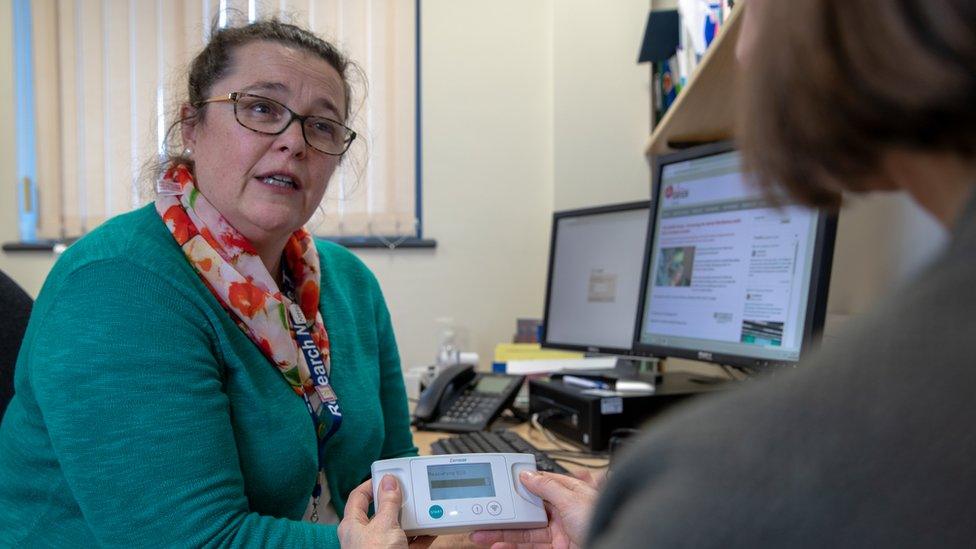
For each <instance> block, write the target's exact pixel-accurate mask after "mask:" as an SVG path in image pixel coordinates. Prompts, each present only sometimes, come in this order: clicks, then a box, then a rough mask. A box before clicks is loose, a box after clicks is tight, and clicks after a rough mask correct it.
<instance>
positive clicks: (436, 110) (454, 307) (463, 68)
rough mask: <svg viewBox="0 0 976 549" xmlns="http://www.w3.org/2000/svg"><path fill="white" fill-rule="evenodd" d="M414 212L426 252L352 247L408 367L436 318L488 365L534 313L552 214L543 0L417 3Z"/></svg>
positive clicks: (421, 356) (423, 352)
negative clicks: (419, 69) (419, 144)
mask: <svg viewBox="0 0 976 549" xmlns="http://www.w3.org/2000/svg"><path fill="white" fill-rule="evenodd" d="M421 28H422V33H423V46H422V47H423V57H422V63H423V65H422V66H423V75H422V86H423V88H422V98H423V147H424V150H423V168H424V181H423V193H424V194H423V209H424V212H423V214H424V232H425V236H429V237H432V238H436V239H437V249H436V250H432V251H419V250H418V251H395V252H389V251H360V252H358V255H359V256H360V257H362V258H363V259H364V260H365V261H366V262H367V264H369V266H370V267H371V268H372V269H373V271H374V272H375V273H376V274H377V276H378V277H379V279H380V282H381V283H382V285H383V289H384V291H385V293H386V298H387V301H388V303H389V306H390V308H391V311H392V313H393V320H394V325H395V327H396V332H397V337H398V339H399V343H400V346H401V355H402V356H403V361H404V365H405V366H412V365H421V364H425V363H429V362H431V361H432V360H433V358H434V354H435V351H436V346H437V342H436V333H437V326H436V322H435V319H436V318H438V317H451V318H453V319H454V320H455V322H456V323H457V325H458V326H460V327H463V328H465V329H466V331H467V332H468V334H469V343H470V345H469V346H470V347H473V349H474V350H476V351H477V352H478V353H479V354H480V355H481V356H482V357H483V358H484V359H485V360H483V362H482V363H483V364H487V361H488V360H489V359H490V357H491V354H492V349H493V348H494V344H495V343H497V342H500V341H510V340H511V337H512V334H513V333H514V332H515V319H516V318H517V317H525V316H528V317H538V316H539V315H540V314H541V312H542V301H543V292H544V285H545V276H546V275H545V269H546V254H547V249H548V232H549V218H550V215H551V212H552V206H551V204H552V193H553V189H552V169H551V165H552V161H551V158H552V132H551V127H552V115H551V102H552V99H551V91H550V90H551V83H552V76H551V61H550V59H551V48H552V40H551V36H552V32H551V3H550V2H549V1H533V2H524V1H522V0H493V1H490V2H489V1H485V0H425V1H424V2H423V12H422V21H421Z"/></svg>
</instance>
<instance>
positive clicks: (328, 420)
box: [282, 270, 342, 522]
mask: <svg viewBox="0 0 976 549" xmlns="http://www.w3.org/2000/svg"><path fill="white" fill-rule="evenodd" d="M283 274H284V277H283V281H282V282H283V284H282V286H283V289H284V290H285V294H286V295H287V297H288V299H289V300H290V301H291V303H290V304H289V305H288V312H289V315H290V316H291V332H292V335H294V336H295V342H296V343H297V344H298V348H299V350H301V352H302V355H304V357H305V364H307V365H308V370H309V372H308V373H309V376H310V377H311V379H312V385H313V386H314V387H315V392H316V394H317V395H318V397H319V400H321V401H322V407H321V410H322V412H320V413H319V414H316V413H315V407H314V406H312V400H311V399H309V398H308V395H307V394H306V393H305V391H304V389H303V390H302V392H301V393H302V399H303V400H304V401H305V408H306V409H308V415H309V416H311V418H312V425H313V426H314V428H315V436H316V438H317V439H318V458H319V471H318V473H317V474H316V475H315V487H314V488H313V489H312V513H311V515H310V517H309V518H310V519H311V521H312V522H318V520H319V514H318V506H319V498H320V497H321V496H322V481H321V477H322V475H323V472H324V471H325V443H326V442H328V440H329V439H330V438H332V436H333V435H334V434H336V431H338V430H339V427H340V426H341V425H342V409H341V408H340V407H339V397H338V396H337V395H336V393H335V390H334V389H333V388H332V385H331V383H330V382H329V372H328V371H327V370H326V368H325V362H324V361H323V360H322V352H321V351H319V347H318V345H316V344H315V340H314V339H312V335H311V334H310V333H309V329H310V328H311V327H312V326H313V321H309V320H307V319H306V318H305V314H304V313H303V312H302V308H301V307H300V306H299V305H298V303H295V300H294V295H295V291H294V285H293V284H292V281H291V279H290V278H289V277H288V272H287V270H286V271H285V272H284V273H283ZM326 414H328V416H327V417H326Z"/></svg>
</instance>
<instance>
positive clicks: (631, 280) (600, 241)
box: [541, 201, 649, 355]
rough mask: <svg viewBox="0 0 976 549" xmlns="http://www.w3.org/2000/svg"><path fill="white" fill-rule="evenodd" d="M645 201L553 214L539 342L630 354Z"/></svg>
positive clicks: (645, 228) (646, 219)
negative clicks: (544, 302)
mask: <svg viewBox="0 0 976 549" xmlns="http://www.w3.org/2000/svg"><path fill="white" fill-rule="evenodd" d="M648 212H649V203H648V202H647V201H643V202H631V203H627V204H617V205H613V206H604V207H598V208H586V209H580V210H570V211H561V212H556V213H555V214H553V219H552V241H551V245H550V248H549V276H548V278H547V283H546V307H545V312H544V318H543V328H542V341H541V343H542V345H543V347H550V348H557V349H569V350H577V351H584V352H589V353H600V354H611V355H629V354H631V352H630V348H631V344H632V343H633V341H634V315H635V314H636V313H637V304H638V302H639V301H640V283H641V281H640V277H641V261H642V258H643V253H644V248H645V246H644V244H645V242H644V241H645V238H646V235H647V223H648Z"/></svg>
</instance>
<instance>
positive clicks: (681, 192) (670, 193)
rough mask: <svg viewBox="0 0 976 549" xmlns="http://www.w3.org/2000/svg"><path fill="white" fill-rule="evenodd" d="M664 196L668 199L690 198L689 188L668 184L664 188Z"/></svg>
mask: <svg viewBox="0 0 976 549" xmlns="http://www.w3.org/2000/svg"><path fill="white" fill-rule="evenodd" d="M664 198H667V199H668V200H677V199H679V198H688V189H683V188H681V187H678V186H676V185H668V186H667V187H665V188H664Z"/></svg>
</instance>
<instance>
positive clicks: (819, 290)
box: [632, 141, 837, 370]
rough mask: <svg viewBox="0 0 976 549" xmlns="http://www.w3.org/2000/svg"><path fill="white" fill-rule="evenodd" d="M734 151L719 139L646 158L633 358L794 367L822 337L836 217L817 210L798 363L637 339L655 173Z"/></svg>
mask: <svg viewBox="0 0 976 549" xmlns="http://www.w3.org/2000/svg"><path fill="white" fill-rule="evenodd" d="M736 150H737V148H736V147H735V144H734V142H733V141H720V142H717V143H709V144H706V145H698V146H695V147H691V148H688V149H685V150H682V151H679V152H675V153H669V154H662V155H659V156H655V157H652V158H651V178H652V179H651V198H652V200H651V203H652V205H653V207H652V208H651V209H650V212H649V213H648V228H647V236H646V237H645V243H644V263H643V266H642V272H641V286H640V288H641V290H640V291H641V293H640V302H639V303H638V305H637V318H636V319H635V324H634V343H633V344H632V347H633V351H634V353H635V354H636V355H641V356H654V357H658V358H668V357H674V358H686V359H692V360H702V361H706V362H713V363H716V364H722V365H727V366H734V367H739V368H746V369H754V370H765V369H770V368H781V367H786V366H795V365H796V364H797V363H798V362H799V361H800V360H803V358H804V357H806V356H807V355H808V354H809V353H810V350H811V349H812V348H813V347H814V346H815V345H816V344H817V342H818V341H819V339H820V337H821V335H822V332H823V325H824V321H825V319H826V315H827V297H828V294H829V289H830V272H831V267H832V265H833V258H834V241H835V239H836V235H837V214H836V213H833V212H827V211H824V210H820V212H819V215H818V216H817V232H816V239H815V241H814V245H813V246H814V253H813V260H812V265H811V270H812V272H811V276H810V292H809V295H808V296H807V309H806V318H805V322H804V327H803V339H802V341H801V343H800V357H799V359H798V360H795V361H794V360H772V359H767V358H757V357H754V356H748V355H741V354H731V353H716V352H709V351H701V350H693V349H683V348H679V347H669V346H666V345H656V344H649V343H643V342H642V341H641V331H642V328H643V327H642V323H643V318H644V307H645V306H646V304H647V290H648V287H647V284H648V279H649V277H650V269H651V257H650V254H651V249H652V248H653V246H654V232H655V227H656V223H657V216H658V213H659V212H658V204H659V203H660V201H659V198H660V192H661V174H662V172H663V170H664V167H665V166H667V165H669V164H674V163H676V162H683V161H685V160H692V159H696V158H704V157H708V156H715V155H718V154H723V153H727V152H732V151H736Z"/></svg>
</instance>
